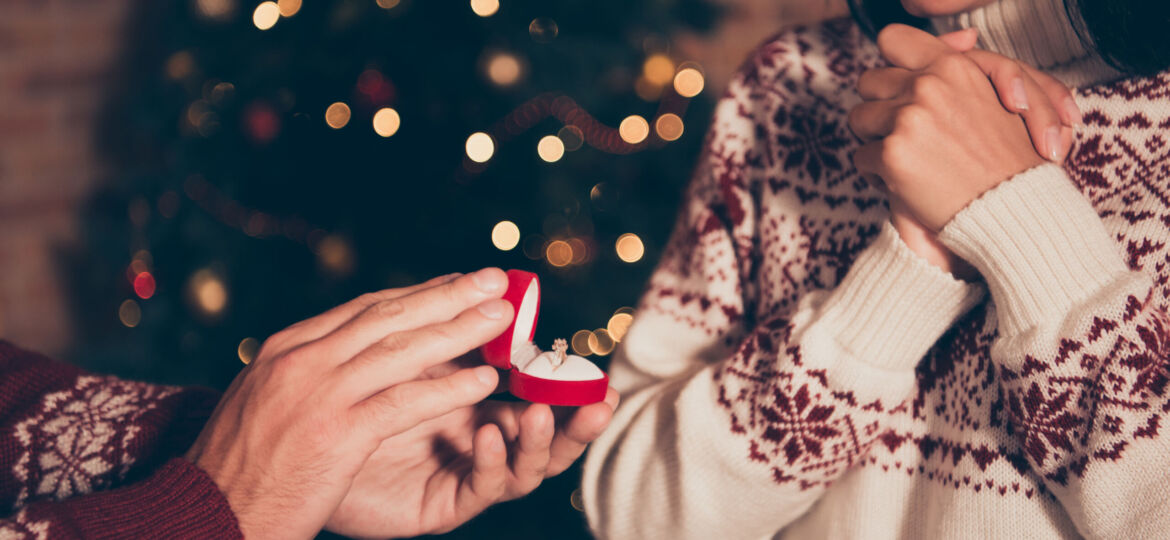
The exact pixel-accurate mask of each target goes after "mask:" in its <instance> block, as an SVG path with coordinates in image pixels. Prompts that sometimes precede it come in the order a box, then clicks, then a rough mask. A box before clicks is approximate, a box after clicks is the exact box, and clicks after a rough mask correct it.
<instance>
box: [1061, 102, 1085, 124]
mask: <svg viewBox="0 0 1170 540" xmlns="http://www.w3.org/2000/svg"><path fill="white" fill-rule="evenodd" d="M1064 114H1065V116H1067V117H1068V118H1067V120H1068V121H1069V126H1079V125H1081V124H1082V123H1083V122H1084V121H1085V119H1084V117H1083V116H1081V108H1080V107H1077V101H1076V100H1075V99H1073V98H1065V100H1064Z"/></svg>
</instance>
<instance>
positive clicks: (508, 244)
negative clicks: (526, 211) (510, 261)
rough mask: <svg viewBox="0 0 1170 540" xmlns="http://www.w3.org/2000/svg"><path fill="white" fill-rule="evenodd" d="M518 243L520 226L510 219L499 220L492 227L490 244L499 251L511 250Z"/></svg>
mask: <svg viewBox="0 0 1170 540" xmlns="http://www.w3.org/2000/svg"><path fill="white" fill-rule="evenodd" d="M519 244H520V227H517V226H516V224H515V223H512V222H511V221H501V222H499V223H496V226H495V227H492V245H494V246H496V249H499V250H500V251H511V250H512V249H514V248H515V247H516V246H517V245H519Z"/></svg>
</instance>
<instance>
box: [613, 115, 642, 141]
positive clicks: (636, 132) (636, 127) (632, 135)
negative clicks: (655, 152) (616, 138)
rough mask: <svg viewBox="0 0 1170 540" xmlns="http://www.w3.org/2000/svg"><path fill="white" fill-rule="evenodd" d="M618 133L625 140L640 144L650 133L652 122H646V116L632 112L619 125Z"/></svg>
mask: <svg viewBox="0 0 1170 540" xmlns="http://www.w3.org/2000/svg"><path fill="white" fill-rule="evenodd" d="M618 134H619V135H621V136H622V140H623V141H626V142H627V143H630V144H638V143H640V142H642V141H644V140H646V137H648V136H649V135H650V124H649V123H647V122H646V119H645V118H642V117H641V116H638V115H636V114H632V115H630V116H627V117H626V119H625V120H622V123H621V124H620V125H619V126H618Z"/></svg>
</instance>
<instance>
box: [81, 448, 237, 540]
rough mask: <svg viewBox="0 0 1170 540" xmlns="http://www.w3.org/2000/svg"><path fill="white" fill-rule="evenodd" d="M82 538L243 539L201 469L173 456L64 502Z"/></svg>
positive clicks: (231, 513) (226, 504)
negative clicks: (123, 481) (135, 477)
mask: <svg viewBox="0 0 1170 540" xmlns="http://www.w3.org/2000/svg"><path fill="white" fill-rule="evenodd" d="M65 504H66V505H68V507H69V510H68V511H69V514H71V517H72V518H73V520H74V521H75V523H76V524H77V526H78V527H79V528H80V529H81V530H82V531H84V536H87V537H110V538H224V539H230V538H241V539H242V538H243V534H242V533H241V532H240V527H239V523H238V522H237V521H236V516H235V514H234V513H233V512H232V509H231V507H230V506H229V505H228V502H227V499H226V498H224V496H223V494H222V493H221V492H220V491H219V487H218V486H216V484H215V482H214V481H212V480H211V478H210V477H209V476H207V473H205V472H203V470H202V469H200V468H199V467H196V466H195V465H194V464H192V463H191V462H189V461H187V460H184V459H180V458H175V459H172V460H170V461H168V462H167V463H166V464H164V465H163V466H162V467H160V468H159V469H158V470H157V471H155V472H154V474H153V475H151V476H150V477H148V478H146V479H145V480H143V481H142V482H138V483H135V484H131V485H128V486H126V487H123V488H119V489H115V490H112V491H107V492H100V493H95V494H92V495H88V496H85V497H78V498H77V499H73V500H69V501H66V502H65Z"/></svg>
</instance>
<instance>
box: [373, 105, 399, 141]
mask: <svg viewBox="0 0 1170 540" xmlns="http://www.w3.org/2000/svg"><path fill="white" fill-rule="evenodd" d="M401 125H402V117H400V116H398V111H396V110H394V109H391V108H390V107H386V108H384V109H380V110H378V112H376V113H374V132H375V133H377V134H378V135H381V136H383V137H389V136H391V135H393V134H395V133H398V128H399V127H400V126H401Z"/></svg>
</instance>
